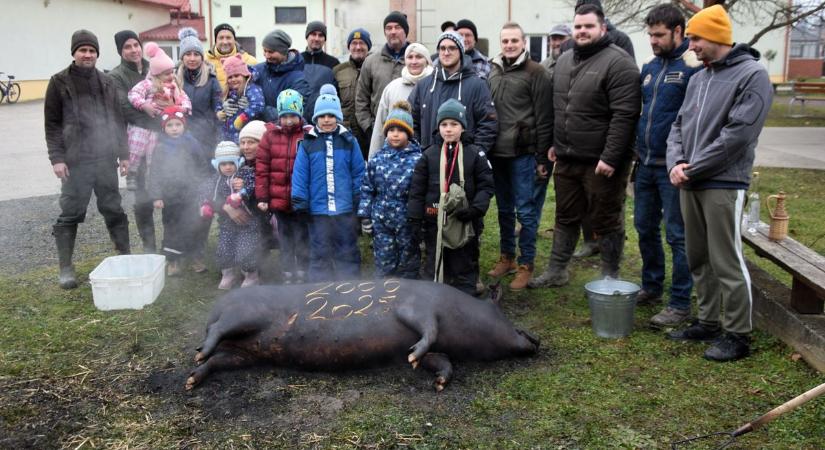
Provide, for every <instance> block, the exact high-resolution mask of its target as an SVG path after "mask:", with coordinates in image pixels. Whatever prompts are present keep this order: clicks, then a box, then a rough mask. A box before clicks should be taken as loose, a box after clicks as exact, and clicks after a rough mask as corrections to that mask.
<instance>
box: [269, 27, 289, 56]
mask: <svg viewBox="0 0 825 450" xmlns="http://www.w3.org/2000/svg"><path fill="white" fill-rule="evenodd" d="M262 45H263V47H264V48H266V49H268V50H272V51H273V52H278V53H283V54H284V55H286V54H287V53H288V52H289V48H290V47H292V38H291V37H289V35H288V34H286V32H285V31H283V30H275V31H273V32H271V33H269V34H267V35H266V37H265V38H264V41H263V44H262Z"/></svg>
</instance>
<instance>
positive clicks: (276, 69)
mask: <svg viewBox="0 0 825 450" xmlns="http://www.w3.org/2000/svg"><path fill="white" fill-rule="evenodd" d="M254 71H255V73H254V74H253V76H252V79H253V81H254V83H255V84H257V85H258V86H260V87H261V90H263V91H264V103H265V104H266V107H264V117H263V120H264V122H277V121H278V107H277V104H278V94H280V93H281V91H283V90H284V89H295V90H296V91H298V92H300V93H301V95H302V96H303V97H304V118H306V121H307V122H312V111H313V107H314V106H315V105H309V104H307V99H309V98H310V96H311V95H312V91H310V88H309V83H307V80H306V78H305V76H304V58H303V57H302V56H301V54H300V53H299V52H298V50H294V49H292V50H290V51H289V54H288V55H287V59H286V61H284V62H282V63H281V64H271V63H268V62H262V63H260V64H258V65H257V66H255V68H254Z"/></svg>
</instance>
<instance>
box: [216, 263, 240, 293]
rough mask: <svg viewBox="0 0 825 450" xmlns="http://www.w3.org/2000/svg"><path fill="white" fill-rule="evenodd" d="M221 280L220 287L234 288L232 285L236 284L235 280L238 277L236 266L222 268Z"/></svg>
mask: <svg viewBox="0 0 825 450" xmlns="http://www.w3.org/2000/svg"><path fill="white" fill-rule="evenodd" d="M221 275H223V276H222V277H221V282H220V284H218V289H221V290H224V291H228V290H230V289H232V286H234V285H235V281H236V280H237V279H238V274H237V273H235V268H234V267H230V268H228V269H221Z"/></svg>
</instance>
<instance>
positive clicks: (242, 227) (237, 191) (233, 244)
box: [201, 141, 261, 289]
mask: <svg viewBox="0 0 825 450" xmlns="http://www.w3.org/2000/svg"><path fill="white" fill-rule="evenodd" d="M242 165H243V157H242V156H240V148H239V147H238V145H237V144H235V143H234V142H230V141H222V142H219V143H218V146H217V147H216V148H215V159H213V160H212V166H214V167H215V169H216V170H217V173H216V174H215V176H214V177H213V178H212V180H211V181H210V182H209V183H208V184H207V186H206V193H205V194H206V195H205V198H204V201H203V204H202V206H201V215H202V216H204V217H211V216H212V215H213V214H215V213H217V214H219V215H218V227H219V231H218V249H217V252H216V260H217V263H218V267H220V269H221V275H222V278H221V282H220V284H219V285H218V289H232V286H233V285H234V284H235V282H236V281H237V280H238V279H239V276H238V273H237V268H238V267H240V268H241V270H242V271H243V274H244V280H243V283H242V284H241V287H246V286H253V285H255V284H258V257H259V255H260V253H261V251H260V245H261V244H260V241H261V230H260V221H258V220H257V218H255V217H253V216H252V213H251V211H252V209H251V208H250V206H249V202H250V201H251V199H252V194H253V193H254V192H255V172H254V171H252V170H239V168H240V167H241V166H242ZM241 180H242V181H243V182H242V183H241Z"/></svg>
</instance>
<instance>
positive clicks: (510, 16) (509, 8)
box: [507, 0, 513, 22]
mask: <svg viewBox="0 0 825 450" xmlns="http://www.w3.org/2000/svg"><path fill="white" fill-rule="evenodd" d="M507 21H508V22H512V21H513V0H507Z"/></svg>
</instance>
